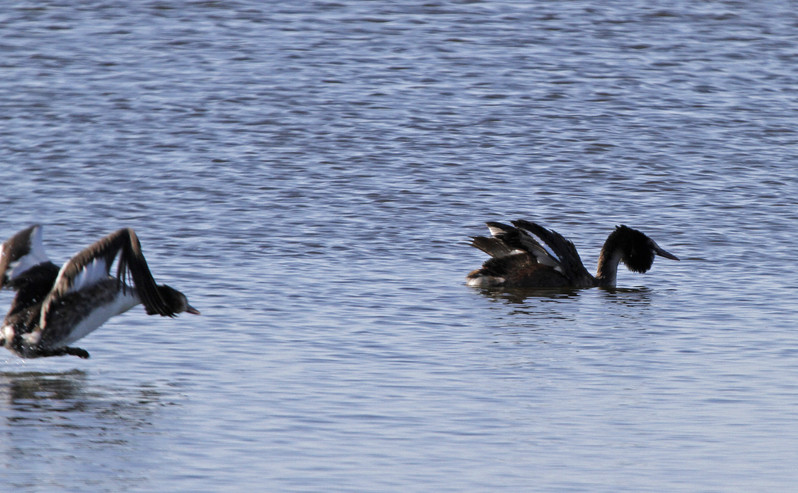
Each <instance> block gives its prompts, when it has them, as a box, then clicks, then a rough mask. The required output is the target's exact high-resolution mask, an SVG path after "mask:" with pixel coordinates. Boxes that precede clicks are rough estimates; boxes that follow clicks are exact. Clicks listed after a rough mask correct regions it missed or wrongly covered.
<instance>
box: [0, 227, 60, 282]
mask: <svg viewBox="0 0 798 493" xmlns="http://www.w3.org/2000/svg"><path fill="white" fill-rule="evenodd" d="M46 263H50V259H49V258H47V254H46V253H45V252H44V246H43V245H42V227H41V226H40V225H38V224H34V225H33V226H30V227H27V228H25V229H23V230H22V231H20V232H18V233H17V234H15V235H14V236H12V237H11V238H9V239H8V240H6V241H5V242H4V243H3V244H2V246H0V288H2V287H3V286H4V285H5V284H7V283H8V282H10V281H13V280H14V279H16V278H18V277H19V276H20V275H22V274H23V273H24V272H26V271H28V270H29V269H30V268H31V267H35V266H37V265H40V264H46Z"/></svg>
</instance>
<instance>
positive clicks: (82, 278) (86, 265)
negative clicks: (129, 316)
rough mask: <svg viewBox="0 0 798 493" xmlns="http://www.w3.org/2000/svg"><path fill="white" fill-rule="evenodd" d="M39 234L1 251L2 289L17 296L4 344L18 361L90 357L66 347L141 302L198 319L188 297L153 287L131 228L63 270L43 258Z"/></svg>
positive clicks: (1, 334)
mask: <svg viewBox="0 0 798 493" xmlns="http://www.w3.org/2000/svg"><path fill="white" fill-rule="evenodd" d="M41 230H42V228H41V226H39V225H34V226H31V227H29V228H26V229H24V230H22V231H20V232H19V233H17V234H16V235H14V236H12V237H11V238H10V239H8V240H7V241H6V242H5V243H3V245H2V247H0V287H9V288H12V289H14V290H15V291H16V292H17V294H16V296H15V297H14V301H13V302H12V304H11V308H10V309H9V311H8V313H7V314H6V317H5V320H3V325H2V329H0V346H5V347H6V348H8V349H9V350H10V351H11V352H13V353H15V354H17V355H18V356H20V357H23V358H37V357H42V356H63V355H67V354H71V355H74V356H79V357H81V358H88V357H89V353H88V352H87V351H86V350H84V349H81V348H76V347H70V346H69V345H70V344H72V343H73V342H75V341H77V340H78V339H81V338H82V337H85V336H86V335H88V334H89V333H91V332H92V331H94V330H95V329H97V328H98V327H100V326H101V325H102V324H103V323H105V322H106V321H107V320H108V319H110V318H111V317H113V316H115V315H119V314H121V313H124V312H126V311H127V310H129V309H130V308H132V307H134V306H136V305H138V304H139V303H141V304H143V305H144V308H145V309H146V311H147V314H149V315H156V314H157V315H162V316H168V317H174V316H175V315H177V314H178V313H181V312H188V313H193V314H199V312H198V311H197V310H196V309H194V308H193V307H192V306H191V305H189V304H188V301H187V300H186V296H185V295H184V294H183V293H181V292H180V291H177V290H176V289H173V288H171V287H169V286H166V285H157V284H155V280H154V279H153V277H152V274H151V273H150V269H149V267H148V266H147V261H146V260H145V259H144V255H143V254H142V252H141V244H140V243H139V240H138V238H137V237H136V234H135V233H134V232H133V230H132V229H129V228H128V229H120V230H119V231H116V232H114V233H111V234H110V235H108V236H106V237H105V238H103V239H101V240H99V241H97V242H96V243H94V244H92V245H90V246H89V247H87V248H85V249H84V250H82V251H80V252H78V253H77V254H76V255H75V256H73V257H72V258H71V259H69V260H68V261H67V262H66V263H65V264H64V265H63V266H62V267H61V268H60V269H59V268H58V266H57V265H55V264H54V263H53V262H51V261H50V260H49V259H48V258H47V255H46V254H45V253H44V247H43V246H42V232H41ZM115 259H116V260H117V262H116V263H117V269H116V276H112V275H111V266H112V265H113V263H114V260H115ZM128 279H131V280H132V284H133V286H129V285H128V284H127V280H128Z"/></svg>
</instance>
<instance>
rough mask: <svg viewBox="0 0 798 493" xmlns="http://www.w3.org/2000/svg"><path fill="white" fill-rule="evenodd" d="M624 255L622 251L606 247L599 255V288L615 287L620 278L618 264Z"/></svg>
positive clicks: (597, 274)
mask: <svg viewBox="0 0 798 493" xmlns="http://www.w3.org/2000/svg"><path fill="white" fill-rule="evenodd" d="M621 257H623V254H622V253H621V250H620V249H617V248H615V249H612V250H609V249H608V248H607V246H606V245H604V248H602V249H601V255H599V261H598V269H597V270H596V281H598V284H599V286H607V287H614V286H615V281H616V280H617V278H618V263H619V262H620V261H621Z"/></svg>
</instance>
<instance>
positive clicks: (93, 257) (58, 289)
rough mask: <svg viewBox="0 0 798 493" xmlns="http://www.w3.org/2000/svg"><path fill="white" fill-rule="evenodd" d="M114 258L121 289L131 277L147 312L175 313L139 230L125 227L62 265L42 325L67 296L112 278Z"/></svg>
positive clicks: (42, 317) (48, 298)
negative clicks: (154, 273) (158, 282)
mask: <svg viewBox="0 0 798 493" xmlns="http://www.w3.org/2000/svg"><path fill="white" fill-rule="evenodd" d="M114 260H116V261H117V262H116V264H117V267H116V278H117V282H118V283H119V287H120V289H122V290H123V291H124V290H125V289H129V286H128V284H127V280H128V279H132V281H133V285H134V286H135V288H136V294H138V296H139V298H140V299H141V302H142V304H143V305H144V306H145V308H147V311H148V312H150V313H158V314H159V315H168V316H174V314H173V313H172V310H171V309H170V308H169V307H168V305H167V303H166V302H165V301H164V299H163V297H162V296H161V294H160V292H159V291H158V287H157V286H156V284H155V279H153V277H152V274H151V273H150V269H149V267H148V266H147V260H146V259H145V258H144V255H143V254H142V253H141V243H139V239H138V237H137V236H136V233H135V232H134V231H133V230H132V229H130V228H125V229H120V230H118V231H116V232H114V233H111V234H110V235H108V236H106V237H105V238H102V239H101V240H99V241H97V242H95V243H93V244H92V245H90V246H88V247H87V248H85V249H83V250H81V251H80V252H78V253H77V254H75V255H74V256H73V257H72V258H71V259H69V260H68V261H67V262H66V263H65V264H64V265H63V266H62V267H61V270H60V271H59V272H58V277H57V278H56V280H55V284H54V285H53V289H52V291H50V293H49V294H48V295H47V298H45V300H44V303H43V304H42V313H41V320H40V326H41V327H42V329H44V327H45V326H46V321H47V314H48V312H49V311H50V310H51V309H53V307H55V306H57V305H58V303H59V302H60V301H61V300H62V299H63V297H64V296H66V295H67V294H69V293H71V292H74V291H79V290H81V289H85V288H89V287H91V286H93V285H94V284H96V283H98V282H100V281H102V280H107V279H109V277H110V275H111V267H112V265H113V264H114Z"/></svg>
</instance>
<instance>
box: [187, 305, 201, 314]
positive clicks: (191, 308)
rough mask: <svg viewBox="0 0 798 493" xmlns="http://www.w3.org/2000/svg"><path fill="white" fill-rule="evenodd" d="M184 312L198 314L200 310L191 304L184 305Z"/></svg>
mask: <svg viewBox="0 0 798 493" xmlns="http://www.w3.org/2000/svg"><path fill="white" fill-rule="evenodd" d="M186 313H190V314H192V315H199V314H200V311H199V310H197V309H196V308H194V307H193V306H191V305H188V306H186Z"/></svg>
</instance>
